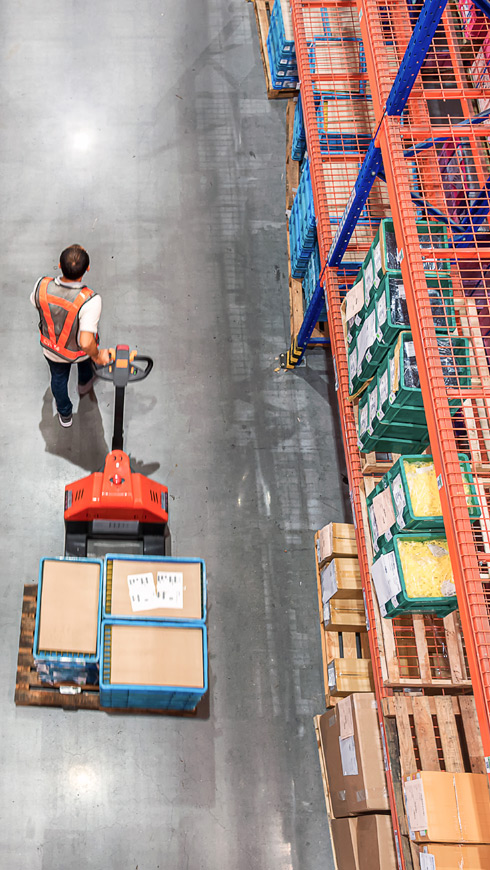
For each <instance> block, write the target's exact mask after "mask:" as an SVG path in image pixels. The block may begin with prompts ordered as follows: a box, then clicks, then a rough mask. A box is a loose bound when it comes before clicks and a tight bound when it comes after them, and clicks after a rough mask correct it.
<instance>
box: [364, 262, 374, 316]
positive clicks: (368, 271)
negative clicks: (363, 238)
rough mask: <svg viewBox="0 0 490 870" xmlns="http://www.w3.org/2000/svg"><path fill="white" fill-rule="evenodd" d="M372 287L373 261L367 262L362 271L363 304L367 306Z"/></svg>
mask: <svg viewBox="0 0 490 870" xmlns="http://www.w3.org/2000/svg"><path fill="white" fill-rule="evenodd" d="M372 286H373V261H372V260H369V263H368V264H367V266H366V268H365V269H364V300H365V304H366V305H369V299H370V297H371V288H372Z"/></svg>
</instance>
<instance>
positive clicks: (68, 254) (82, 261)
mask: <svg viewBox="0 0 490 870" xmlns="http://www.w3.org/2000/svg"><path fill="white" fill-rule="evenodd" d="M89 266H90V257H89V255H88V254H87V252H86V250H85V248H82V246H81V245H70V247H69V248H65V250H64V251H62V252H61V255H60V268H61V271H62V272H63V275H64V276H65V278H68V280H69V281H78V280H79V278H81V277H82V275H84V274H85V272H86V271H87V269H88V268H89Z"/></svg>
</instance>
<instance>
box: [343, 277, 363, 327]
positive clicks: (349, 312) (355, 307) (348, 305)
mask: <svg viewBox="0 0 490 870" xmlns="http://www.w3.org/2000/svg"><path fill="white" fill-rule="evenodd" d="M363 306H364V287H363V286H362V281H358V282H357V284H354V286H353V287H351V289H350V290H349V292H348V293H347V295H346V297H345V316H346V318H347V320H352V318H353V317H355V316H356V314H358V313H359V311H360V310H361V308H362V307H363Z"/></svg>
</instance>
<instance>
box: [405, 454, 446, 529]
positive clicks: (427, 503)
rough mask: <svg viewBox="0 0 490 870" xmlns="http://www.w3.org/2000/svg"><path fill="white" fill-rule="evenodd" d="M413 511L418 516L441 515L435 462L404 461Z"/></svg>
mask: <svg viewBox="0 0 490 870" xmlns="http://www.w3.org/2000/svg"><path fill="white" fill-rule="evenodd" d="M403 465H404V468H405V475H406V478H407V485H408V491H409V493H410V500H411V502H412V511H413V514H414V516H416V517H440V516H441V514H442V506H441V499H440V496H439V489H438V487H437V478H436V472H435V469H434V463H433V462H404V463H403Z"/></svg>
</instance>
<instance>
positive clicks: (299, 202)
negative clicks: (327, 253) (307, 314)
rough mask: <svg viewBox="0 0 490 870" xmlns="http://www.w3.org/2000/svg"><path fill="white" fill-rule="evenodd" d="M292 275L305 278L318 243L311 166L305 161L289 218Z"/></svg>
mask: <svg viewBox="0 0 490 870" xmlns="http://www.w3.org/2000/svg"><path fill="white" fill-rule="evenodd" d="M289 242H290V257H291V275H292V276H293V278H297V279H299V280H301V279H303V277H304V275H305V272H306V269H307V267H308V261H309V259H310V257H311V255H312V253H313V249H314V247H315V243H316V218H315V209H314V203H313V189H312V186H311V176H310V167H309V162H308V160H306V161H305V164H304V167H303V172H302V173H301V178H300V181H299V185H298V190H297V193H296V196H295V197H294V200H293V205H292V208H291V216H290V218H289Z"/></svg>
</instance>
